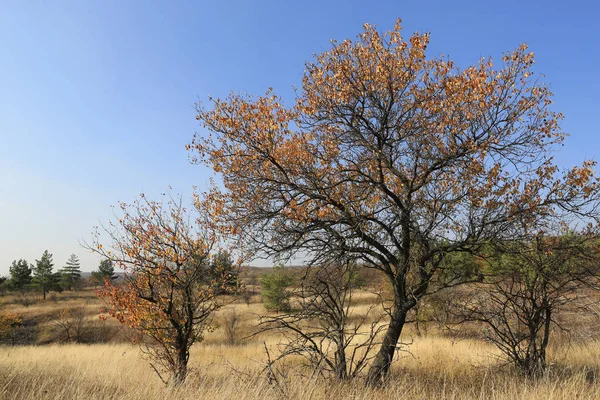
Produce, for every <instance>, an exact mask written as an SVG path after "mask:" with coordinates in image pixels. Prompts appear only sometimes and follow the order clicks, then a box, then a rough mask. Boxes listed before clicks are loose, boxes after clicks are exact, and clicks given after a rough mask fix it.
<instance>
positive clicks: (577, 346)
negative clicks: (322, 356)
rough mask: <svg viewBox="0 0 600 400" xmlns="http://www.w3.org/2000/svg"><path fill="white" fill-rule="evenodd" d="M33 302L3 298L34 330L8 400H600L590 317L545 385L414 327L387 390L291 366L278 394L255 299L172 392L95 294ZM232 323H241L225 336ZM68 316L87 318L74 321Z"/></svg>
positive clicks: (562, 342) (3, 386)
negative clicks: (75, 335) (76, 331)
mask: <svg viewBox="0 0 600 400" xmlns="http://www.w3.org/2000/svg"><path fill="white" fill-rule="evenodd" d="M28 296H30V297H25V296H22V295H10V296H8V295H5V296H4V297H2V298H0V299H1V301H2V303H3V309H4V310H5V311H9V312H14V313H18V314H19V315H21V316H22V318H23V320H24V321H28V322H29V323H30V325H33V324H35V333H31V331H30V332H29V334H30V339H29V340H31V343H29V344H21V345H14V346H11V345H7V344H5V345H2V346H0V398H1V399H145V400H150V399H161V400H167V399H198V398H201V399H202V398H210V399H240V400H241V399H266V398H282V399H283V398H286V399H329V398H352V399H372V398H377V399H396V398H407V399H425V398H443V399H544V400H548V399H598V398H600V384H599V383H598V382H597V381H596V372H597V371H600V340H597V339H596V338H595V337H594V335H593V332H594V329H595V327H594V320H595V317H593V316H592V317H590V318H589V319H588V320H586V321H587V322H586V324H581V323H580V324H578V325H577V324H575V323H574V322H573V324H572V325H573V326H574V327H575V328H574V329H575V330H577V332H574V331H572V332H570V334H569V335H566V334H560V335H558V334H557V337H556V338H555V339H556V340H555V341H554V344H553V345H552V346H551V349H550V350H551V353H550V370H549V373H548V374H547V376H545V377H544V378H542V379H537V380H530V379H526V378H523V377H520V376H519V375H518V374H517V373H516V372H515V371H514V370H513V369H512V368H511V367H510V366H506V365H505V364H504V363H503V362H502V360H501V358H499V353H498V352H497V351H496V349H495V347H494V346H492V345H491V344H489V343H486V342H485V341H483V340H481V339H480V338H477V335H476V334H473V333H472V332H473V331H475V332H476V330H473V329H471V330H469V334H468V335H467V334H466V333H465V332H466V331H463V332H462V334H461V331H460V330H458V331H455V332H454V333H452V334H448V333H445V332H444V331H443V330H440V329H437V328H435V327H430V328H429V329H427V330H426V332H424V331H423V329H421V335H417V334H416V331H415V329H414V327H413V326H409V327H408V329H406V330H405V332H404V333H403V336H402V342H403V343H406V344H405V345H404V346H403V348H402V351H400V352H399V354H398V358H397V359H396V361H395V363H394V365H393V366H392V371H391V374H390V376H389V380H390V381H389V384H388V385H386V386H385V387H382V388H366V387H365V385H364V382H363V381H362V380H361V379H358V380H354V381H352V382H345V383H338V382H335V381H332V380H326V379H323V378H319V377H315V376H311V375H310V374H307V373H302V371H301V370H300V369H298V368H295V367H294V365H293V364H294V363H293V362H292V363H291V364H289V365H287V367H284V368H283V369H282V371H283V375H282V376H281V377H280V379H279V382H278V384H273V382H270V381H269V380H268V379H267V377H266V375H265V373H264V372H263V369H264V367H265V361H266V354H265V346H266V347H267V348H268V349H270V352H271V353H272V354H276V352H277V344H278V343H279V342H280V340H281V338H280V336H279V335H278V334H276V333H272V334H261V335H258V336H254V337H251V338H248V336H249V335H250V334H251V333H253V332H254V331H255V329H256V324H257V321H258V318H259V317H260V316H261V315H266V314H267V312H266V311H265V310H264V307H263V305H262V303H261V299H260V296H259V295H257V294H255V295H254V296H252V297H251V298H249V299H247V300H248V302H246V301H242V299H241V298H239V299H230V300H229V301H227V303H228V304H227V305H226V306H224V307H223V308H222V309H221V310H220V311H219V312H218V313H217V315H216V316H215V319H214V325H215V329H214V330H213V331H212V332H209V333H208V334H207V335H206V337H205V340H204V341H203V342H201V343H198V344H196V345H194V347H193V348H192V355H191V361H190V364H191V365H190V367H191V372H190V375H189V377H188V379H187V381H186V383H185V384H184V385H183V386H181V387H178V388H171V387H167V386H165V385H164V384H163V383H162V382H161V380H160V379H159V378H158V377H157V375H156V374H155V372H154V371H153V370H152V368H151V367H150V366H149V364H148V362H147V360H145V359H144V358H143V357H142V354H141V352H140V349H139V347H138V346H136V345H133V344H131V343H129V342H127V339H126V337H125V336H126V335H123V333H122V330H121V329H120V328H119V327H118V325H117V323H116V322H115V321H114V320H111V319H108V320H107V321H102V320H101V319H100V318H98V315H99V314H100V309H101V307H102V302H101V301H100V300H99V299H97V298H96V297H95V295H94V291H93V290H91V289H86V290H82V291H79V292H67V293H61V294H53V295H52V296H49V298H48V299H47V300H45V301H42V300H41V299H40V298H37V297H35V296H33V295H28ZM31 296H33V297H31ZM374 299H375V297H374V296H372V295H371V294H369V293H367V292H363V293H359V294H358V296H357V305H356V307H355V309H354V310H353V313H355V314H356V315H359V314H360V313H361V312H363V311H364V310H366V309H367V308H368V305H369V302H371V301H374ZM65 310H71V311H77V313H75V312H73V313H71V314H69V313H68V312H66V311H65ZM61 312H62V314H61ZM234 314H235V315H236V316H237V318H238V323H237V324H236V325H235V329H234V330H233V331H234V333H233V334H228V332H227V329H226V328H227V326H228V321H231V316H232V315H234ZM61 315H62V317H61ZM66 315H71V316H73V315H79V316H80V318H75V319H73V318H71V320H69V319H68V318H66V317H65V316H66ZM61 318H62V320H63V321H62V322H63V324H61ZM65 320H66V321H67V322H69V321H71V322H72V321H74V320H76V321H79V322H78V324H80V325H81V326H82V333H81V338H80V339H81V341H83V342H84V343H71V342H68V340H67V338H66V336H65V325H64V322H65ZM575 320H577V321H579V322H581V318H577V319H573V321H575ZM75 325H77V324H75ZM30 328H31V329H33V327H32V326H30ZM31 329H30V330H31ZM99 332H100V333H99Z"/></svg>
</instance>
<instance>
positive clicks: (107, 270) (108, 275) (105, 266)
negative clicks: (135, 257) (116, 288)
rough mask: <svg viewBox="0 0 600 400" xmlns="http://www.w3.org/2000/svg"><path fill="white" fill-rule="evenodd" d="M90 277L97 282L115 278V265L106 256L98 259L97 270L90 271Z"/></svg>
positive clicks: (101, 282)
mask: <svg viewBox="0 0 600 400" xmlns="http://www.w3.org/2000/svg"><path fill="white" fill-rule="evenodd" d="M92 278H93V280H94V282H95V283H97V284H103V283H104V281H105V280H106V279H108V280H110V281H114V280H115V279H117V278H118V277H117V275H115V267H114V266H113V263H112V261H111V260H110V259H108V258H107V259H106V260H102V261H100V265H99V266H98V271H94V272H92Z"/></svg>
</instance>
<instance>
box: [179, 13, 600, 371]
mask: <svg viewBox="0 0 600 400" xmlns="http://www.w3.org/2000/svg"><path fill="white" fill-rule="evenodd" d="M428 42H429V35H428V34H418V33H416V34H414V35H412V36H411V37H410V39H409V40H408V41H405V40H404V39H403V38H402V36H401V29H400V21H398V23H397V24H396V26H395V28H394V30H392V31H391V32H389V33H388V34H386V35H382V34H380V33H379V32H378V31H377V30H376V29H375V28H374V27H372V26H370V25H366V26H365V30H364V32H363V33H362V34H361V35H359V38H358V40H357V41H356V42H352V41H351V40H344V41H343V42H341V43H337V42H333V45H332V49H331V50H329V51H325V52H323V53H322V54H319V55H317V56H316V57H315V60H314V61H313V62H311V63H308V64H307V65H306V67H305V75H304V77H303V80H302V87H301V89H300V90H298V91H297V93H296V95H297V96H296V98H297V100H296V103H295V105H293V106H291V107H286V106H285V105H284V104H283V99H281V98H279V97H277V96H276V95H275V94H274V93H273V91H272V90H271V89H270V90H268V91H267V93H266V95H264V96H259V97H253V96H243V95H236V94H232V95H230V96H229V97H228V98H226V99H224V100H222V99H218V98H217V99H211V103H212V106H211V107H205V106H202V105H200V104H199V105H198V106H197V111H198V114H197V116H196V118H197V119H198V120H199V121H200V122H201V123H202V125H203V126H204V127H205V128H206V129H208V130H209V131H210V132H211V134H210V135H207V136H202V135H200V134H197V135H196V136H195V137H194V140H193V141H192V142H191V143H190V144H189V145H188V148H189V149H190V150H192V151H193V152H194V154H195V158H194V159H193V161H195V162H199V163H205V164H206V165H208V166H210V167H211V168H212V169H213V170H214V171H215V172H217V173H219V174H220V177H221V178H222V182H223V185H222V189H219V188H216V187H215V188H213V190H212V192H211V194H210V196H211V198H212V199H213V200H214V201H215V202H219V203H220V204H221V207H222V209H223V213H222V216H223V217H222V219H221V221H220V222H221V223H222V224H223V225H225V226H228V227H229V229H230V230H231V232H234V233H236V234H238V235H239V239H240V242H241V243H244V244H245V245H246V246H247V248H248V249H249V250H252V251H253V252H254V254H257V255H260V256H278V257H287V258H292V257H302V258H303V259H305V260H307V261H308V262H311V263H312V264H314V265H318V264H319V261H320V260H324V259H331V258H332V256H333V257H335V255H336V254H340V255H341V254H349V255H351V256H353V257H355V258H356V259H358V260H359V261H360V262H362V263H364V264H365V265H367V266H368V267H370V268H374V269H376V270H378V271H380V273H382V274H383V275H384V276H385V277H386V278H387V279H388V281H389V283H390V285H391V287H392V289H393V304H392V307H391V309H390V313H389V314H390V315H389V325H388V329H387V331H386V333H385V335H384V337H383V340H382V343H381V347H380V349H379V351H378V354H377V357H375V359H374V360H373V362H372V365H371V368H370V371H369V376H368V382H369V383H378V382H380V381H381V379H382V378H383V377H385V375H386V374H387V372H388V370H389V367H390V364H391V362H392V361H393V359H394V354H395V351H396V348H397V343H398V340H399V338H400V334H401V332H402V329H403V327H404V325H405V322H406V316H407V313H408V312H409V311H410V310H411V309H412V308H414V307H415V306H416V304H417V303H418V302H419V301H420V299H422V298H423V297H424V296H426V295H427V294H428V293H429V292H430V291H431V290H432V283H433V287H434V288H433V290H439V285H441V284H442V283H438V281H437V278H438V276H439V271H440V266H441V265H442V264H443V261H444V259H445V257H446V256H448V255H449V254H450V253H453V252H456V251H473V250H475V249H477V247H478V246H481V245H482V244H484V243H487V242H489V241H490V240H494V239H496V238H503V237H514V236H513V235H514V234H515V230H514V228H513V225H514V224H515V223H516V222H515V221H516V220H519V221H520V220H522V219H525V220H528V221H534V220H535V219H536V218H537V217H538V216H540V215H546V214H548V213H551V212H553V211H555V210H557V209H563V210H566V209H570V210H571V211H574V212H576V213H582V214H583V213H586V209H587V208H586V207H587V205H589V203H590V202H593V201H595V199H596V198H597V193H598V190H599V185H598V179H597V177H596V176H594V174H593V172H592V168H593V166H594V164H595V163H594V162H591V161H586V162H584V163H583V165H581V166H578V167H574V168H573V169H571V170H569V171H565V172H563V173H561V171H559V169H558V167H557V166H556V165H555V164H554V163H553V161H552V151H553V150H554V149H555V148H556V147H557V146H560V145H562V143H563V139H564V134H563V132H562V131H561V130H560V126H559V121H560V120H561V118H562V115H561V114H560V113H557V112H554V111H552V110H551V108H550V107H551V103H552V93H551V92H550V91H549V90H548V88H547V87H546V86H545V85H544V84H543V83H542V82H541V81H540V80H539V79H535V78H534V77H533V71H532V65H533V62H534V56H533V53H530V52H528V51H527V46H526V45H522V46H520V47H519V48H517V49H516V50H515V51H513V52H511V53H507V54H505V55H504V57H503V58H502V61H503V65H501V67H500V68H495V67H494V63H493V61H492V60H491V59H482V60H481V61H480V62H479V63H478V64H477V65H473V66H470V67H467V68H464V69H459V68H458V67H456V66H455V65H454V63H453V61H451V60H449V59H448V58H445V57H438V58H432V59H428V58H426V57H425V51H426V48H427V45H428ZM461 279H462V278H461ZM469 279H470V278H469ZM458 283H460V282H459V281H455V282H447V281H445V282H443V284H444V285H448V284H450V285H455V284H458Z"/></svg>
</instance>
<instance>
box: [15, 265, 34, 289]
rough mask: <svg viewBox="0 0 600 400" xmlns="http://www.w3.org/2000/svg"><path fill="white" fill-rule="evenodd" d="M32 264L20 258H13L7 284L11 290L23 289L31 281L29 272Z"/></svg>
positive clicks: (31, 269)
mask: <svg viewBox="0 0 600 400" xmlns="http://www.w3.org/2000/svg"><path fill="white" fill-rule="evenodd" d="M32 271H33V265H31V264H29V263H28V262H27V261H25V260H23V259H20V260H19V261H17V260H14V261H13V262H12V265H11V266H10V281H9V286H10V287H11V289H13V290H23V289H24V288H25V287H26V286H27V285H29V284H30V283H31V272H32Z"/></svg>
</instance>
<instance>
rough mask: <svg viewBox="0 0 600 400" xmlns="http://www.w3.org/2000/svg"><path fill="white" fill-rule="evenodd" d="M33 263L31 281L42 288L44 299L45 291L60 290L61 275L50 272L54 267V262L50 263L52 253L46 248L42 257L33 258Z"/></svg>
mask: <svg viewBox="0 0 600 400" xmlns="http://www.w3.org/2000/svg"><path fill="white" fill-rule="evenodd" d="M35 263H36V265H35V268H34V270H33V279H32V282H33V284H34V285H35V286H37V287H38V288H40V289H41V290H42V293H43V297H44V300H45V299H46V293H47V292H49V291H62V288H61V286H60V278H61V275H60V274H59V273H53V272H52V268H53V267H54V264H53V263H52V254H50V253H49V252H48V250H46V251H44V254H42V258H41V259H39V260H35Z"/></svg>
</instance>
